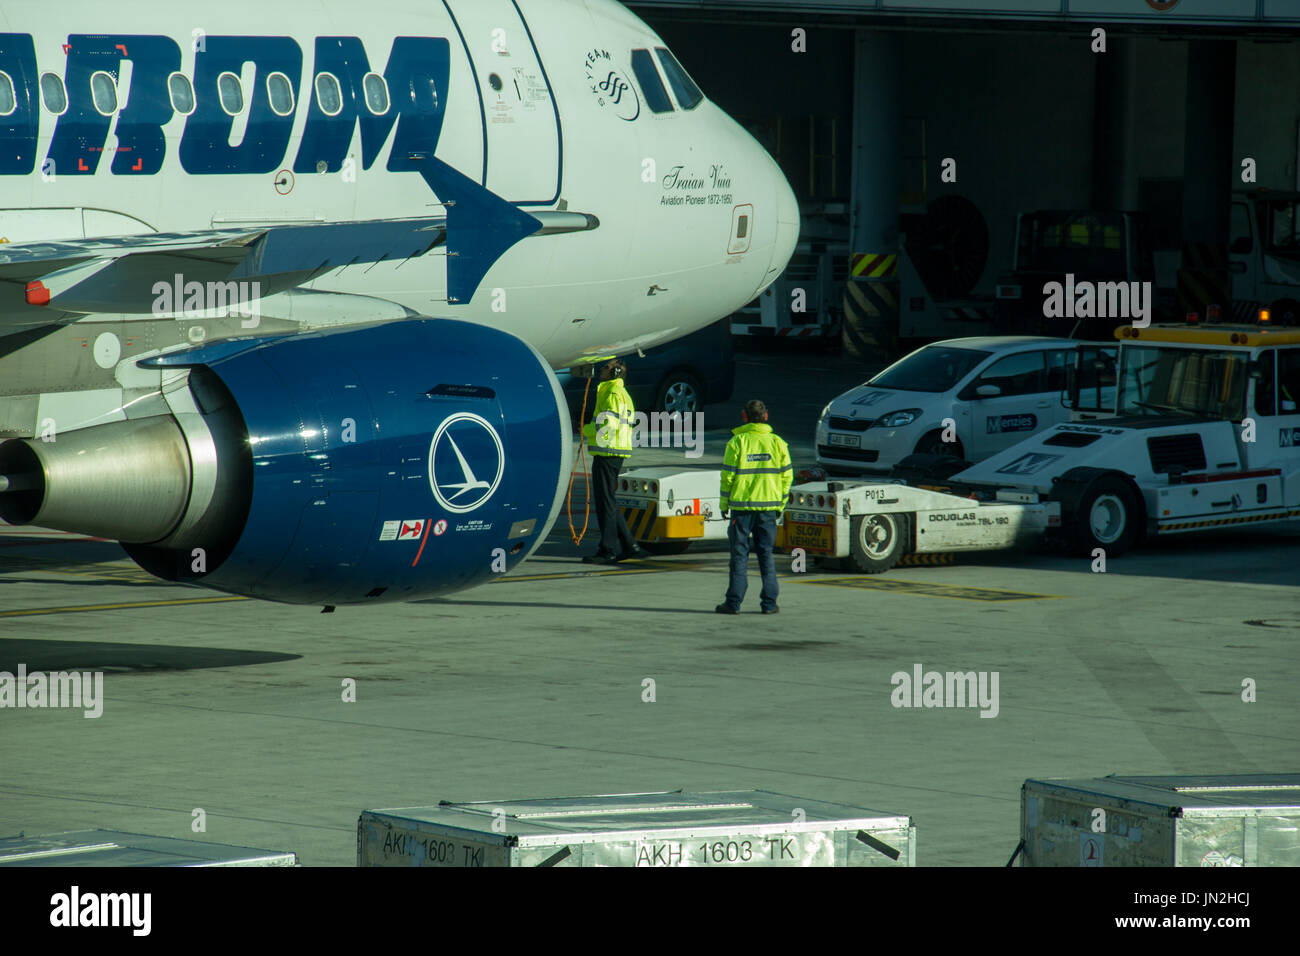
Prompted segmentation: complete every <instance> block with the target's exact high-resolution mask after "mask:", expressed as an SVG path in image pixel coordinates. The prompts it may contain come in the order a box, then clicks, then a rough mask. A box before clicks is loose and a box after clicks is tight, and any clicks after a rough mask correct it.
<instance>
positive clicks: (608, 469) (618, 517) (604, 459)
mask: <svg viewBox="0 0 1300 956" xmlns="http://www.w3.org/2000/svg"><path fill="white" fill-rule="evenodd" d="M625 461H627V459H626V458H618V457H616V456H614V455H592V456H591V493H592V497H593V498H594V499H595V500H594V501H593V504H594V505H595V508H596V523H597V524H598V525H599V526H600V547H599V548H597V550H596V553H597V554H609V555H618V554H631V553H632V551H633V550H634V549H635V548H636V539H635V538H634V537H632V532H631V530H630V529H629V528H628V526H627V519H626V518H624V517H623V512H622V511H620V510H619V507H618V502H617V500H616V499H615V495H616V493H617V491H618V473H619V472H620V471H622V470H623V463H624V462H625ZM620 544H621V545H622V547H620Z"/></svg>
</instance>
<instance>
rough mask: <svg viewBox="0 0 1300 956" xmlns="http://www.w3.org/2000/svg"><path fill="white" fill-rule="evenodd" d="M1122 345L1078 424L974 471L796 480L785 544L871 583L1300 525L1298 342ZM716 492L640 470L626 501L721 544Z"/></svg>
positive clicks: (703, 481) (1081, 356)
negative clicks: (983, 559) (1065, 550)
mask: <svg viewBox="0 0 1300 956" xmlns="http://www.w3.org/2000/svg"><path fill="white" fill-rule="evenodd" d="M1115 336H1116V338H1117V339H1118V340H1119V359H1118V362H1117V363H1115V364H1111V363H1110V362H1109V361H1106V360H1103V357H1102V350H1103V349H1108V350H1113V347H1112V346H1103V345H1082V346H1080V348H1079V352H1078V356H1077V359H1076V365H1075V367H1074V368H1073V369H1072V371H1071V374H1070V375H1069V376H1068V383H1067V387H1066V389H1065V390H1064V391H1063V392H1062V395H1061V401H1063V402H1066V403H1067V404H1068V406H1069V407H1070V408H1071V418H1072V421H1070V422H1068V423H1062V424H1058V425H1056V426H1054V427H1052V428H1050V429H1046V430H1044V431H1041V432H1039V433H1037V434H1035V435H1034V436H1032V437H1031V438H1028V439H1026V440H1025V441H1022V442H1020V443H1019V444H1017V445H1014V446H1012V447H1011V448H1008V449H1006V450H1005V451H1002V452H999V453H998V454H996V455H993V456H992V457H990V458H987V459H985V460H984V461H981V462H979V463H978V464H975V465H970V464H969V463H967V462H963V461H960V460H958V459H956V458H950V457H945V456H942V455H912V456H909V457H908V458H906V459H904V460H903V461H902V462H901V463H900V464H899V465H898V466H896V467H895V469H894V471H893V473H892V475H891V476H890V477H889V478H888V479H881V480H845V481H838V480H837V481H813V482H804V483H801V484H798V485H796V486H795V487H794V488H793V489H792V490H791V492H790V501H789V504H788V505H787V507H786V511H785V515H784V519H783V521H782V523H781V526H780V528H779V530H778V535H777V544H778V547H781V548H783V549H785V550H793V549H794V548H802V549H804V550H805V552H807V553H808V554H810V555H813V556H815V557H817V558H820V559H821V560H822V562H823V563H825V562H839V563H841V564H843V565H847V566H848V567H850V568H852V569H856V570H858V571H863V572H867V573H876V572H881V571H887V570H889V569H890V568H892V567H894V566H895V565H896V564H898V563H899V561H900V560H902V559H903V558H904V556H906V555H912V554H914V555H925V554H945V553H953V552H960V551H988V550H997V549H1002V548H1012V547H1022V546H1030V545H1034V544H1037V543H1041V542H1044V541H1045V540H1053V541H1056V542H1060V543H1063V544H1065V545H1066V546H1067V547H1069V548H1071V549H1073V550H1075V551H1076V552H1077V553H1080V554H1083V555H1093V554H1094V553H1095V551H1096V549H1098V548H1100V549H1103V550H1104V552H1105V554H1106V556H1107V557H1116V556H1119V555H1121V554H1123V553H1124V552H1125V551H1127V550H1129V549H1130V548H1131V547H1133V545H1135V544H1136V543H1138V542H1139V541H1140V540H1142V539H1143V538H1144V537H1147V536H1155V535H1172V534H1182V533H1186V532H1191V531H1202V530H1206V529H1216V528H1230V527H1239V526H1241V525H1247V524H1266V523H1277V522H1283V521H1288V520H1293V519H1296V518H1300V407H1297V401H1298V400H1300V330H1295V329H1283V328H1273V327H1270V326H1269V325H1267V324H1264V323H1259V324H1255V325H1212V326H1203V325H1195V324H1192V325H1153V326H1149V327H1146V328H1135V327H1133V326H1131V325H1127V326H1122V327H1120V328H1119V329H1116V331H1115ZM1111 396H1113V399H1112V398H1111ZM1103 397H1104V398H1105V399H1107V400H1108V401H1106V402H1105V404H1106V405H1107V406H1108V407H1105V408H1101V407H1099V406H1101V405H1102V404H1103ZM1111 401H1113V405H1112V404H1110V402H1111ZM717 489H718V472H716V471H712V472H709V471H704V470H691V471H674V470H673V469H665V468H655V469H638V470H634V471H630V472H628V473H626V474H625V475H624V476H623V478H622V485H621V486H620V491H619V503H620V505H622V506H623V508H624V509H625V513H626V514H627V515H628V517H629V522H630V523H631V526H632V528H633V532H634V534H636V536H637V537H638V538H639V539H640V540H641V541H643V542H644V543H645V544H646V545H647V546H648V547H650V548H651V549H652V550H655V551H658V552H660V553H663V552H669V551H674V550H683V549H684V548H685V547H686V546H687V545H688V544H689V543H690V541H692V540H700V539H705V540H707V539H721V538H725V536H726V522H725V521H724V520H723V519H722V517H721V514H720V513H719V512H718V497H717V494H718V490H717Z"/></svg>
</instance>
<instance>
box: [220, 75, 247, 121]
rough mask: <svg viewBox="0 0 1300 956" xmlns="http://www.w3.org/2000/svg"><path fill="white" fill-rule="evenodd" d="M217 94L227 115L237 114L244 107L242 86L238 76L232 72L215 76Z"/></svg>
mask: <svg viewBox="0 0 1300 956" xmlns="http://www.w3.org/2000/svg"><path fill="white" fill-rule="evenodd" d="M217 94H218V95H219V97H220V98H221V108H222V109H223V110H225V111H226V114H227V115H229V116H238V115H239V111H240V110H242V109H243V108H244V87H243V86H242V85H241V84H240V82H239V77H237V76H235V74H233V73H222V74H221V75H220V76H219V77H217Z"/></svg>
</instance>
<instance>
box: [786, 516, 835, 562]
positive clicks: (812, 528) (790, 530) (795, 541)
mask: <svg viewBox="0 0 1300 956" xmlns="http://www.w3.org/2000/svg"><path fill="white" fill-rule="evenodd" d="M784 527H785V547H786V548H787V549H790V548H803V549H804V550H805V551H811V552H813V553H814V554H830V553H831V551H832V550H834V543H835V541H834V535H833V533H832V529H831V527H830V526H829V525H824V524H821V525H818V524H802V523H800V522H798V521H787V522H786V523H785V525H784Z"/></svg>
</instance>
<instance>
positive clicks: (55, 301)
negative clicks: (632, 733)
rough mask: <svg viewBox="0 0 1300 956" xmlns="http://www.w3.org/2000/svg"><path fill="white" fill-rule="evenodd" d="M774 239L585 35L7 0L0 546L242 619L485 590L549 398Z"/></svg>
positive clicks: (674, 328)
mask: <svg viewBox="0 0 1300 956" xmlns="http://www.w3.org/2000/svg"><path fill="white" fill-rule="evenodd" d="M798 230H799V214H798V207H797V204H796V202H795V199H794V196H793V194H792V192H791V190H790V188H789V185H788V184H787V182H786V180H785V178H784V176H783V175H782V173H781V171H780V169H779V168H778V167H777V165H776V164H775V162H774V161H773V160H772V159H771V157H770V156H768V155H767V153H766V152H765V151H764V150H763V148H762V147H761V146H760V145H759V144H758V143H757V142H756V141H755V140H754V139H753V138H752V137H751V136H749V135H748V134H747V133H746V132H745V131H744V130H743V129H741V128H740V127H739V126H738V125H737V124H736V123H735V122H734V121H732V120H731V119H730V118H729V117H727V116H726V115H725V114H724V113H723V112H722V111H721V110H719V109H718V108H717V107H716V106H714V105H713V104H711V103H710V102H709V101H708V100H707V99H706V98H705V97H704V95H703V94H702V92H701V91H700V90H699V88H698V87H697V86H696V85H695V83H694V82H693V81H692V80H691V78H690V76H689V75H688V74H687V73H686V71H685V70H684V69H683V68H682V66H681V64H680V63H678V61H677V59H676V58H675V57H674V56H673V54H672V53H671V51H669V50H668V49H667V47H666V46H665V44H664V43H663V42H662V41H661V40H660V39H659V38H658V37H657V36H656V35H655V34H654V32H653V31H652V30H650V29H649V28H648V27H647V26H646V25H645V24H644V23H642V22H641V21H640V20H639V19H638V18H637V17H635V16H634V15H633V14H631V13H630V12H629V11H627V10H626V9H625V8H624V7H623V6H621V5H620V4H618V3H616V2H614V0H419V2H415V0H377V2H375V3H372V4H369V5H362V6H358V5H356V4H354V3H344V2H340V0H288V2H277V3H275V4H268V3H254V2H251V0H227V2H225V3H222V4H216V5H201V4H197V3H192V2H185V3H177V2H164V0H156V2H155V0H150V2H141V3H135V4H131V5H129V6H126V7H121V6H118V7H112V6H108V5H104V4H102V3H91V2H83V0H72V2H60V3H58V4H57V5H54V6H51V5H46V4H39V3H35V2H29V0H15V2H10V3H6V4H5V5H4V6H3V8H0V518H2V519H3V520H4V521H6V522H8V523H10V524H33V525H37V526H41V527H46V528H57V529H63V530H67V531H74V532H78V533H84V534H93V535H98V536H102V537H107V538H112V539H115V540H119V541H121V542H122V544H123V546H124V547H125V548H126V550H127V553H128V554H130V555H131V557H132V558H133V559H134V560H136V561H137V562H138V563H139V564H141V565H142V566H143V567H145V568H146V569H148V570H149V571H151V572H153V573H154V574H157V575H159V576H160V577H163V578H165V579H168V580H174V581H183V582H188V583H193V584H196V585H202V586H206V587H211V588H215V589H217V590H221V591H226V592H229V593H233V594H243V595H249V596H254V597H260V598H265V599H268V600H276V601H284V602H291V603H302V604H323V605H329V606H332V605H335V604H348V603H362V604H364V603H374V602H379V601H392V600H413V599H417V598H424V597H430V596H433V595H437V594H441V593H446V592H449V591H452V590H455V589H459V588H463V587H468V586H472V585H474V584H477V583H481V582H482V581H484V580H487V579H490V577H491V576H492V575H494V574H499V573H502V572H504V571H507V570H509V569H510V568H512V567H514V566H515V565H516V564H518V563H519V562H520V561H522V560H524V558H526V557H527V555H528V554H531V553H532V551H533V550H534V549H535V548H536V547H537V546H538V545H539V544H540V542H541V541H542V540H543V539H544V538H545V537H546V534H547V533H548V531H549V530H550V528H551V526H552V524H553V523H554V520H555V517H556V515H557V514H558V511H559V506H560V499H561V489H562V488H563V487H564V485H565V483H566V481H567V478H568V473H569V469H570V467H571V458H572V454H571V451H572V450H571V447H570V442H571V437H570V430H569V425H568V414H567V411H566V410H565V403H564V400H563V396H562V395H561V393H560V390H559V386H558V383H557V381H556V379H555V376H554V374H553V372H552V368H558V367H561V366H565V365H571V364H575V363H581V362H584V361H591V360H594V359H595V358H596V357H599V356H607V355H618V354H626V353H628V352H632V351H635V350H637V349H642V348H645V347H649V346H653V345H656V344H659V343H661V342H665V341H668V340H671V339H673V338H676V337H679V336H681V335H684V334H686V333H688V332H691V331H694V330H695V329H697V328H701V327H703V326H704V325H707V324H709V323H710V322H713V321H715V320H717V319H719V318H721V317H723V316H726V315H728V314H730V313H731V312H733V311H735V310H736V309H737V308H739V307H741V306H743V305H745V304H746V303H747V302H749V301H751V300H752V299H753V298H754V297H755V296H756V295H757V294H759V293H760V292H761V291H762V290H763V289H765V288H766V287H767V286H768V285H769V284H770V283H771V282H772V281H773V280H774V279H775V278H776V277H777V276H778V275H779V274H780V273H781V271H782V270H783V269H784V268H785V265H786V263H787V262H788V260H789V258H790V255H791V253H792V252H793V250H794V244H795V241H796V239H797V236H798ZM5 439H7V440H5Z"/></svg>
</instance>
